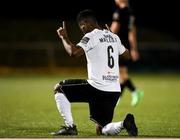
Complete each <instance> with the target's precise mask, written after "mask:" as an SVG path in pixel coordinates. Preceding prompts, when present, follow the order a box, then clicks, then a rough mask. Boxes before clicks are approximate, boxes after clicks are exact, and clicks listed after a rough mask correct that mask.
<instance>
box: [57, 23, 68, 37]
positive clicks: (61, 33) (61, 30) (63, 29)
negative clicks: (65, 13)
mask: <svg viewBox="0 0 180 139" xmlns="http://www.w3.org/2000/svg"><path fill="white" fill-rule="evenodd" d="M57 34H58V36H59V37H60V38H61V39H64V38H67V37H68V36H67V30H66V24H65V21H63V27H60V28H59V29H57Z"/></svg>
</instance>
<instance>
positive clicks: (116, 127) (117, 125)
mask: <svg viewBox="0 0 180 139" xmlns="http://www.w3.org/2000/svg"><path fill="white" fill-rule="evenodd" d="M122 129H123V121H120V122H114V123H109V124H107V125H106V126H104V127H103V129H102V134H103V135H117V134H119V133H120V132H121V130H122Z"/></svg>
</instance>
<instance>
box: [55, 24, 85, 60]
mask: <svg viewBox="0 0 180 139" xmlns="http://www.w3.org/2000/svg"><path fill="white" fill-rule="evenodd" d="M57 33H58V36H59V38H61V40H62V43H63V46H64V48H65V50H66V52H67V53H68V54H69V56H73V57H79V56H81V55H83V54H84V50H83V49H82V48H81V47H76V45H74V44H73V43H72V42H71V41H70V39H69V37H68V34H67V30H66V23H65V21H63V27H60V28H59V29H58V30H57Z"/></svg>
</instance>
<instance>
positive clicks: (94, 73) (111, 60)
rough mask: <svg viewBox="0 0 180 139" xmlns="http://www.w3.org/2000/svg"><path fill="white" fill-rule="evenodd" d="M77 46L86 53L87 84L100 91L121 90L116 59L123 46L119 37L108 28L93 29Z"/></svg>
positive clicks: (123, 50)
mask: <svg viewBox="0 0 180 139" xmlns="http://www.w3.org/2000/svg"><path fill="white" fill-rule="evenodd" d="M77 46H80V47H82V48H83V49H84V51H85V54H86V59H87V68H88V82H89V84H90V85H92V86H93V87H95V88H97V89H99V90H102V91H110V92H119V91H121V88H120V84H119V62H118V60H119V55H121V54H123V53H124V52H125V47H124V46H123V45H122V44H121V41H120V39H119V37H118V36H117V35H116V34H114V33H112V32H110V31H108V30H99V29H94V30H93V31H92V32H90V33H87V34H86V35H85V36H84V37H83V38H82V39H81V41H80V42H79V43H78V44H77Z"/></svg>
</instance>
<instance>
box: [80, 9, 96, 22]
mask: <svg viewBox="0 0 180 139" xmlns="http://www.w3.org/2000/svg"><path fill="white" fill-rule="evenodd" d="M85 19H91V20H92V21H94V22H97V19H96V16H95V14H94V12H93V11H92V10H90V9H86V10H83V11H81V12H79V14H78V16H77V22H78V23H80V22H81V21H82V20H85Z"/></svg>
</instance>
